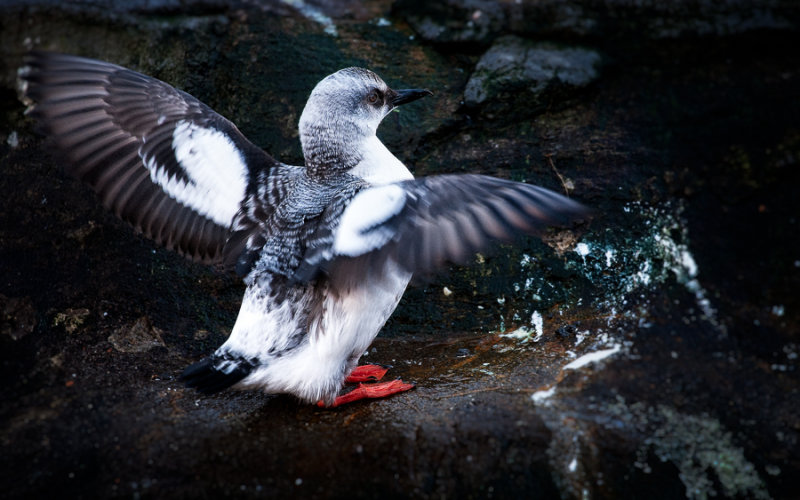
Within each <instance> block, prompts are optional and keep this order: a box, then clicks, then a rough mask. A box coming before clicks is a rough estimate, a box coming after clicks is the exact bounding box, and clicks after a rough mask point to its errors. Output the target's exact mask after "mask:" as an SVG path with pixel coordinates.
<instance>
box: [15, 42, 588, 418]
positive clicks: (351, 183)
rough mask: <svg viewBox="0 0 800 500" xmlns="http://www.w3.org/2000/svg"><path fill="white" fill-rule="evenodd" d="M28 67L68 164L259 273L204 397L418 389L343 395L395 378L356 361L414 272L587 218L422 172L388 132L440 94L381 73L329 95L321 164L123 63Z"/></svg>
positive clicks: (198, 243) (142, 221) (318, 150)
mask: <svg viewBox="0 0 800 500" xmlns="http://www.w3.org/2000/svg"><path fill="white" fill-rule="evenodd" d="M20 78H21V80H22V84H23V93H24V95H25V97H26V99H28V100H29V104H30V106H29V109H28V113H29V114H30V115H31V116H32V117H34V118H35V119H36V120H38V122H39V123H40V124H41V126H42V127H43V128H44V131H45V132H46V133H47V134H48V135H50V136H51V137H52V138H53V139H54V141H55V144H56V146H57V147H58V149H59V150H60V151H61V152H62V153H63V154H64V155H65V156H66V158H67V160H68V164H67V166H66V167H65V168H66V171H67V173H69V174H70V175H73V176H75V177H77V178H79V179H82V180H83V181H85V182H87V183H88V184H90V185H91V186H92V187H93V188H94V190H95V191H96V192H97V193H98V195H99V197H100V198H101V200H102V202H103V204H104V205H105V206H106V207H108V208H109V209H111V210H113V211H114V212H115V213H116V214H117V215H119V216H120V217H121V218H123V219H124V220H126V221H128V222H129V223H131V224H132V225H133V226H134V227H135V228H136V229H137V230H138V231H141V232H142V233H143V234H144V235H146V236H147V237H150V238H152V239H154V240H155V241H156V242H158V243H160V244H162V245H164V246H166V247H167V248H169V249H173V250H176V251H178V252H179V253H181V254H183V255H185V256H187V257H189V258H191V259H193V260H195V261H200V262H205V263H219V264H222V265H224V266H225V267H226V268H229V269H233V270H235V271H236V272H237V273H238V274H239V275H241V276H243V278H244V281H245V283H246V284H247V290H246V292H245V295H244V299H243V301H242V306H241V310H240V312H239V316H238V317H237V319H236V323H235V325H234V327H233V330H232V332H231V335H230V337H229V338H228V340H227V341H226V342H225V343H224V344H223V345H222V346H221V347H219V348H218V349H217V350H216V352H214V354H212V355H211V356H209V357H208V358H206V359H204V360H202V361H200V362H199V363H196V364H194V365H192V366H190V367H189V368H187V369H186V370H185V372H184V373H183V375H182V378H183V380H184V381H185V383H186V385H188V386H189V387H194V388H196V389H197V390H199V391H201V392H204V393H213V392H216V391H220V390H223V389H225V388H228V387H231V386H234V387H236V388H259V389H262V390H264V391H266V392H268V393H289V394H294V395H295V396H297V397H298V398H300V399H301V400H303V401H306V402H310V403H318V404H320V405H324V406H336V405H338V404H341V403H344V402H348V401H352V400H356V399H361V398H364V397H381V396H386V395H389V394H393V393H396V392H400V391H404V390H408V389H410V388H412V387H413V385H411V384H405V383H403V382H402V381H400V380H396V381H392V382H386V383H373V384H360V385H359V386H358V387H357V388H356V389H355V390H353V391H352V392H349V393H347V394H344V395H341V396H339V393H340V391H341V390H342V388H343V386H344V384H345V382H346V381H350V382H353V381H362V382H363V381H376V380H378V379H380V378H381V377H382V376H383V375H384V373H385V371H386V368H385V367H381V366H379V365H366V366H361V367H357V366H356V365H357V362H358V359H359V358H360V357H361V355H362V354H363V353H364V352H365V351H366V350H367V348H368V347H369V345H370V343H371V342H372V340H373V339H374V338H375V336H376V335H377V334H378V332H379V331H380V329H381V328H382V327H383V325H384V323H385V322H386V320H387V319H388V318H389V316H390V315H391V314H392V312H393V311H394V309H395V307H396V306H397V303H398V302H399V300H400V298H401V296H402V295H403V292H404V291H405V288H406V285H407V284H408V282H409V280H410V279H411V277H412V274H414V273H430V272H433V271H435V270H436V269H439V268H441V267H443V266H444V265H446V264H447V263H448V262H452V263H466V262H468V261H469V260H470V259H471V258H473V257H474V255H475V253H476V252H479V251H485V250H487V249H488V247H489V246H490V245H491V244H492V243H493V242H495V241H504V242H509V241H512V240H513V239H514V238H515V237H516V236H517V235H519V234H532V235H537V234H541V232H542V230H543V229H544V228H546V227H547V226H548V225H551V224H554V223H563V222H566V221H569V220H571V219H574V218H576V217H580V216H581V215H582V214H583V213H584V209H583V207H582V206H581V205H580V204H578V203H577V202H575V201H572V200H570V199H568V198H566V197H564V196H561V195H558V194H556V193H553V192H552V191H549V190H547V189H544V188H541V187H537V186H532V185H528V184H524V183H518V182H512V181H508V180H503V179H498V178H494V177H488V176H482V175H437V176H431V177H426V178H421V179H415V178H414V177H413V176H412V174H411V172H409V170H408V169H407V168H406V167H405V165H403V163H402V162H400V160H398V159H397V158H396V157H395V156H394V155H393V154H392V153H391V152H389V150H388V149H387V148H386V147H385V146H384V145H383V143H382V142H381V141H380V140H379V139H378V137H377V136H376V130H377V128H378V125H379V124H380V123H381V121H382V120H383V118H384V117H385V116H386V115H387V114H388V113H389V112H390V111H392V110H393V109H395V108H396V107H397V106H399V105H401V104H405V103H408V102H412V101H415V100H417V99H419V98H421V97H424V96H426V95H430V94H431V92H430V91H428V90H422V89H409V90H393V89H391V88H389V87H388V86H387V85H386V83H384V81H383V80H381V78H379V77H378V76H377V75H376V74H375V73H373V72H372V71H369V70H366V69H361V68H346V69H343V70H341V71H338V72H336V73H334V74H332V75H330V76H328V77H326V78H324V79H323V80H322V81H320V82H319V83H318V84H317V86H316V87H315V88H314V90H313V91H312V92H311V96H310V97H309V99H308V102H307V104H306V106H305V109H304V110H303V113H302V116H301V117H300V140H301V143H302V148H303V155H304V157H305V165H304V166H290V165H285V164H283V163H281V162H279V161H277V160H275V159H273V158H272V157H271V156H270V155H268V154H267V153H265V152H264V151H263V150H261V149H260V148H258V147H257V146H255V145H253V144H252V143H251V142H249V141H248V140H247V139H246V138H245V137H244V136H243V135H242V134H241V132H239V130H238V129H237V128H236V126H235V125H234V124H233V123H231V122H230V121H228V120H227V119H225V118H223V117H222V116H220V115H219V114H217V113H216V112H214V111H213V110H212V109H211V108H209V107H208V106H206V105H205V104H203V103H202V102H200V101H198V100H197V99H195V98H194V97H192V96H190V95H189V94H187V93H185V92H182V91H180V90H176V89H175V88H173V87H171V86H170V85H168V84H166V83H164V82H161V81H159V80H156V79H154V78H151V77H148V76H145V75H142V74H140V73H137V72H135V71H132V70H130V69H126V68H123V67H120V66H116V65H114V64H110V63H107V62H102V61H96V60H92V59H85V58H82V57H76V56H71V55H63V54H56V53H50V52H32V53H30V54H29V55H28V56H27V57H26V59H25V66H24V67H23V68H22V69H21V70H20ZM337 396H338V397H337Z"/></svg>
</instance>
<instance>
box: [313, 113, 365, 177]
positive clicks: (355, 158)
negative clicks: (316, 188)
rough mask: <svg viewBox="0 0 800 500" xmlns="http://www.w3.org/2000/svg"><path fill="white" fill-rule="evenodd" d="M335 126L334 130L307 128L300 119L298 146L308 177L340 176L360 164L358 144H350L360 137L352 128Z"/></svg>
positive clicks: (342, 124)
mask: <svg viewBox="0 0 800 500" xmlns="http://www.w3.org/2000/svg"><path fill="white" fill-rule="evenodd" d="M338 125H339V126H338V128H337V129H336V130H334V129H331V128H329V127H326V126H313V125H307V124H304V123H303V121H302V120H301V127H300V143H301V144H302V146H303V157H304V158H305V164H306V170H307V171H308V173H309V174H311V175H314V176H330V175H337V174H343V173H345V172H347V171H349V170H350V169H351V168H353V167H354V166H355V165H357V164H358V163H359V162H360V161H361V158H362V152H361V148H360V147H359V145H360V141H357V140H355V141H354V138H357V137H359V136H363V135H362V134H361V133H360V131H359V130H357V129H356V128H355V127H348V126H347V125H346V124H344V123H340V124H338ZM351 129H352V130H351Z"/></svg>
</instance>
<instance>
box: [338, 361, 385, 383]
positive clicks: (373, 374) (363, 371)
mask: <svg viewBox="0 0 800 500" xmlns="http://www.w3.org/2000/svg"><path fill="white" fill-rule="evenodd" d="M389 368H391V366H389V365H362V366H356V367H355V369H353V371H352V372H350V375H348V376H347V378H346V379H344V381H345V382H347V383H354V382H377V381H378V380H380V379H382V378H383V376H384V375H386V372H387V371H389Z"/></svg>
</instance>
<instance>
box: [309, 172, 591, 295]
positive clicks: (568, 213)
mask: <svg viewBox="0 0 800 500" xmlns="http://www.w3.org/2000/svg"><path fill="white" fill-rule="evenodd" d="M340 211H341V219H340V222H339V224H338V226H336V227H335V228H333V229H332V230H329V231H328V234H327V235H326V234H322V235H320V236H319V237H318V238H317V239H316V241H314V242H313V244H312V245H310V246H309V249H308V251H307V252H306V254H305V257H304V259H303V262H302V263H301V265H300V267H299V268H298V271H297V272H296V275H295V278H296V279H298V280H300V281H307V280H310V279H313V278H314V277H315V276H316V275H317V274H318V273H319V272H320V271H322V272H326V273H327V274H329V275H330V276H331V279H332V280H333V281H334V283H336V284H337V285H339V286H347V285H349V284H351V283H352V282H351V281H350V279H351V277H352V278H355V279H363V277H364V275H365V273H369V272H381V270H382V269H383V268H384V265H385V264H386V262H388V261H393V262H394V263H396V264H397V265H399V266H400V267H401V268H403V269H405V270H407V271H410V272H413V273H421V274H428V273H431V272H433V271H436V270H437V269H439V268H441V267H443V266H444V265H445V264H446V263H448V262H452V263H456V264H464V263H467V262H468V261H470V260H471V259H472V258H473V257H474V255H475V253H476V252H485V251H487V250H489V249H490V247H491V246H492V245H493V244H494V243H496V242H510V241H512V240H514V239H515V238H516V237H518V236H520V235H522V234H528V235H541V234H542V232H543V231H544V230H545V229H546V228H547V227H548V226H552V225H561V224H565V223H568V222H570V221H573V220H575V219H579V218H582V217H585V216H587V215H588V210H587V209H586V208H585V207H584V206H583V205H581V204H580V203H577V202H575V201H573V200H570V199H569V198H566V197H564V196H561V195H559V194H556V193H554V192H552V191H550V190H548V189H545V188H541V187H538V186H533V185H530V184H524V183H521V182H513V181H508V180H504V179H498V178H495V177H488V176H483V175H441V176H433V177H425V178H421V179H415V180H409V181H403V182H399V183H394V184H387V185H383V186H377V187H370V188H367V189H364V190H362V191H360V192H358V193H357V194H356V195H355V196H353V197H352V200H351V201H350V203H349V204H348V205H347V206H346V208H340Z"/></svg>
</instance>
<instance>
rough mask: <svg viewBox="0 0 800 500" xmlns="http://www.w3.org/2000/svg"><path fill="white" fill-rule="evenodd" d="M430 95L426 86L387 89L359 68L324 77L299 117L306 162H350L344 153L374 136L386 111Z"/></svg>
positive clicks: (369, 73) (373, 76)
mask: <svg viewBox="0 0 800 500" xmlns="http://www.w3.org/2000/svg"><path fill="white" fill-rule="evenodd" d="M431 94H432V92H431V91H430V90H427V89H403V90H394V89H391V88H390V87H389V86H388V85H386V82H384V81H383V80H382V79H381V78H380V77H379V76H378V75H376V74H375V73H373V72H372V71H370V70H367V69H363V68H345V69H342V70H339V71H337V72H336V73H334V74H332V75H329V76H327V77H325V78H324V79H323V80H322V81H321V82H319V83H318V84H317V86H316V87H314V90H313V91H312V92H311V96H310V97H309V98H308V102H307V103H306V107H305V109H303V114H302V115H301V116H300V142H301V144H302V146H303V155H304V156H305V159H306V165H314V164H323V163H338V164H346V163H350V162H351V161H352V160H354V158H348V155H350V154H355V151H351V149H353V148H357V146H358V145H359V144H361V143H363V142H364V141H365V140H366V139H369V138H370V137H372V136H374V135H375V132H376V131H377V129H378V125H380V123H381V120H383V118H384V117H385V116H386V115H387V114H388V113H389V112H390V111H392V110H393V109H394V108H396V107H397V106H400V105H401V104H406V103H409V102H412V101H416V100H417V99H419V98H421V97H425V96H426V95H431ZM329 155H333V156H329ZM343 166H344V165H343Z"/></svg>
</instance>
